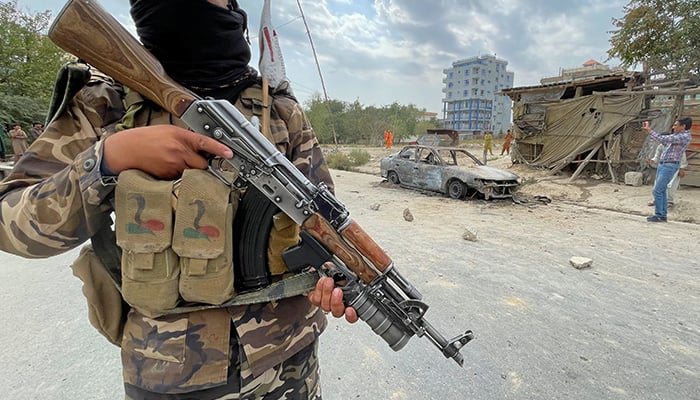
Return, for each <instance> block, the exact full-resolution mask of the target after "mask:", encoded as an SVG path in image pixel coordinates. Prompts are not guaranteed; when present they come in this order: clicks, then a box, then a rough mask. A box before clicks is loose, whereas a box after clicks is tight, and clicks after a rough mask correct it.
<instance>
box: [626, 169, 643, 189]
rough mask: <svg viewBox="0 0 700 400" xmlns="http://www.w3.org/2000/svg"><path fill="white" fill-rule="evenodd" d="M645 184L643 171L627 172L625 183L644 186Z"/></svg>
mask: <svg viewBox="0 0 700 400" xmlns="http://www.w3.org/2000/svg"><path fill="white" fill-rule="evenodd" d="M643 184H644V175H642V173H641V172H635V171H630V172H627V173H625V185H630V186H642V185H643Z"/></svg>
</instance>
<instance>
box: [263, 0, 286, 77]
mask: <svg viewBox="0 0 700 400" xmlns="http://www.w3.org/2000/svg"><path fill="white" fill-rule="evenodd" d="M258 42H259V44H260V61H258V68H259V69H260V74H261V75H262V76H263V78H267V80H268V82H269V83H270V86H271V87H272V88H273V89H279V88H280V86H281V85H282V84H283V83H286V82H288V81H289V80H288V79H287V71H286V70H285V68H284V59H283V58H282V50H281V49H280V43H279V40H278V38H277V32H275V29H274V28H273V27H272V18H271V17H270V0H265V4H264V5H263V10H262V15H261V17H260V33H259V35H258Z"/></svg>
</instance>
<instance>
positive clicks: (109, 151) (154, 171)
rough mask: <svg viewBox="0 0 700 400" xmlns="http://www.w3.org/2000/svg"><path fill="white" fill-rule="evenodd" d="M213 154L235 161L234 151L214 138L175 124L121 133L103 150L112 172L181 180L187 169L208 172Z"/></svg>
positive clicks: (140, 128)
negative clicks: (136, 171)
mask: <svg viewBox="0 0 700 400" xmlns="http://www.w3.org/2000/svg"><path fill="white" fill-rule="evenodd" d="M209 155H215V156H219V157H223V158H231V157H233V152H232V151H231V149H229V148H228V147H227V146H225V145H223V144H221V143H219V142H217V141H216V140H214V139H212V138H210V137H207V136H204V135H200V134H197V133H195V132H192V131H189V130H187V129H183V128H180V127H177V126H174V125H152V126H145V127H139V128H132V129H127V130H124V131H121V132H117V133H115V134H113V135H110V136H108V137H107V138H106V139H105V142H104V148H103V157H104V161H105V163H106V166H107V168H108V169H109V170H110V171H111V172H113V173H115V174H119V173H120V172H122V171H124V170H127V169H139V170H141V171H144V172H147V173H148V174H150V175H153V176H156V177H158V178H164V179H174V178H178V177H180V176H181V175H182V171H184V170H185V169H186V168H197V169H205V168H206V167H207V165H208V161H207V157H208V156H209Z"/></svg>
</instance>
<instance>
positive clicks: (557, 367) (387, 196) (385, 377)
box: [0, 171, 700, 400]
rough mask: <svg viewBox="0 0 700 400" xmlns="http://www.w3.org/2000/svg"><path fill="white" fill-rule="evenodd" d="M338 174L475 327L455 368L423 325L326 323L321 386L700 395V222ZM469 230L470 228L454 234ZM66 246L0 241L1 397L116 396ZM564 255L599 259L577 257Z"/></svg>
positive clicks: (455, 315)
mask: <svg viewBox="0 0 700 400" xmlns="http://www.w3.org/2000/svg"><path fill="white" fill-rule="evenodd" d="M334 177H335V179H336V181H337V184H338V187H339V193H338V196H339V198H340V199H341V200H342V201H343V202H344V203H346V205H347V206H348V208H349V209H350V210H351V211H352V215H353V217H354V218H355V220H356V221H358V222H359V223H360V225H361V226H363V227H364V228H365V230H366V231H367V232H368V233H370V235H372V236H373V237H374V238H375V240H376V241H377V242H378V243H380V244H381V245H382V247H384V248H385V250H386V251H387V252H388V253H389V255H391V256H392V258H393V259H394V260H395V262H396V264H397V266H398V267H399V269H400V270H401V271H402V273H403V274H404V275H405V276H406V277H407V278H408V279H409V280H410V281H411V282H412V283H414V284H415V285H416V286H417V287H418V288H419V289H420V290H421V292H422V293H423V295H424V300H425V301H426V302H427V303H428V304H429V305H430V306H431V309H430V310H429V311H428V313H427V316H426V319H427V320H429V321H430V322H431V323H432V324H433V325H434V326H435V327H436V328H438V329H439V330H440V331H441V332H443V333H444V334H445V336H453V335H456V334H457V333H459V332H461V331H463V330H465V329H472V330H473V331H474V333H475V335H476V337H477V338H476V339H475V340H474V341H472V342H471V343H470V344H468V345H467V346H466V347H465V348H464V349H463V350H462V354H463V355H464V358H465V367H464V368H459V367H458V366H457V365H456V364H455V363H454V362H453V361H452V360H447V359H445V358H443V357H442V355H441V354H440V353H439V352H438V351H437V349H436V348H435V347H434V346H433V345H432V344H431V343H430V342H429V341H428V340H426V339H425V338H413V339H412V340H411V341H410V342H409V344H408V345H407V346H406V348H405V349H403V350H402V351H400V352H393V351H392V350H391V349H389V348H388V346H387V345H386V344H385V343H384V342H383V341H382V340H381V338H379V337H378V336H376V335H375V334H374V333H372V332H371V330H370V329H369V327H368V326H366V325H365V324H364V323H358V324H355V325H349V324H347V323H345V322H343V321H331V324H330V327H329V329H328V331H327V332H326V333H325V334H324V335H323V336H322V342H321V355H320V357H321V365H322V379H323V392H324V398H325V399H326V400H348V399H397V400H402V399H417V400H422V399H441V400H443V399H449V400H452V399H455V400H458V399H460V400H461V399H518V400H520V399H522V400H525V399H590V400H599V399H621V400H627V399H630V400H632V399H634V400H637V399H658V400H666V399H669V400H670V399H673V400H675V399H700V279H699V278H698V277H699V276H700V261H698V254H699V250H700V245H699V244H698V242H699V240H698V238H700V225H696V224H685V223H677V222H671V223H668V224H656V225H655V224H648V223H646V222H645V221H644V219H643V217H640V216H634V215H626V214H620V213H615V212H610V211H601V210H592V209H584V208H579V207H576V206H573V205H567V204H556V203H553V204H550V205H537V206H518V205H512V204H508V203H503V202H501V203H486V202H478V201H470V202H458V201H454V200H450V199H447V198H442V197H434V196H426V195H421V194H417V193H416V192H412V191H408V190H405V189H398V188H390V187H377V185H376V183H377V182H378V179H377V178H376V177H372V176H367V175H361V174H351V173H346V172H335V171H334ZM374 204H380V208H379V210H377V211H375V210H372V209H371V208H370V205H374ZM405 208H409V209H410V210H411V211H412V212H413V215H414V217H415V220H414V221H413V222H412V223H409V222H406V221H404V219H403V217H402V212H403V210H404V209H405ZM465 229H469V230H471V231H472V232H474V233H476V234H477V236H478V238H479V240H478V241H476V242H471V241H466V240H464V239H462V234H463V232H464V231H465ZM74 255H75V254H66V255H63V256H59V257H55V258H53V259H50V260H43V261H36V260H34V261H31V260H22V259H19V258H16V257H13V256H9V255H7V254H4V253H3V254H0V300H1V301H0V312H1V313H2V315H3V316H5V318H4V321H3V324H1V325H0V341H1V343H2V348H3V351H2V352H0V362H1V364H2V366H3V367H2V369H1V370H0V388H3V389H0V390H3V391H4V392H5V393H4V395H3V398H8V399H17V400H27V399H45V398H50V399H57V400H60V399H120V398H122V394H121V383H120V369H119V362H118V355H119V354H118V349H117V348H115V347H113V346H111V345H109V344H107V343H106V341H104V340H102V339H101V338H100V337H99V336H98V335H97V334H96V333H94V332H93V330H92V329H91V328H90V327H89V325H88V322H87V320H86V311H85V305H84V303H83V299H82V296H81V293H80V283H79V282H78V281H77V279H75V278H73V277H72V276H71V273H70V270H69V267H68V266H69V264H70V262H71V260H72V259H73V258H74ZM572 256H583V257H589V258H591V259H593V267H592V268H590V269H586V270H576V269H573V268H572V267H571V266H570V265H569V264H568V260H569V258H570V257H572Z"/></svg>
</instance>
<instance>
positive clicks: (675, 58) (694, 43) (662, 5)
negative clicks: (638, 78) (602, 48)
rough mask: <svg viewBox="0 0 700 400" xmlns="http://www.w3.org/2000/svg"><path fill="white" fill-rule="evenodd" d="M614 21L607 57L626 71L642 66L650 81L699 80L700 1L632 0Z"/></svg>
mask: <svg viewBox="0 0 700 400" xmlns="http://www.w3.org/2000/svg"><path fill="white" fill-rule="evenodd" d="M624 13H625V15H624V16H623V17H622V18H621V19H616V18H613V25H614V26H615V27H616V28H617V29H616V30H613V31H610V33H611V37H610V44H611V48H610V50H608V56H610V57H611V58H612V57H617V58H619V59H620V60H621V61H622V66H623V67H625V68H628V67H631V66H635V65H640V64H641V66H642V68H643V70H644V73H645V74H646V76H647V78H650V77H654V76H656V77H663V78H665V79H691V80H692V81H695V82H697V81H698V78H699V77H700V0H631V1H630V2H629V3H628V4H627V5H626V6H625V7H624Z"/></svg>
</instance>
